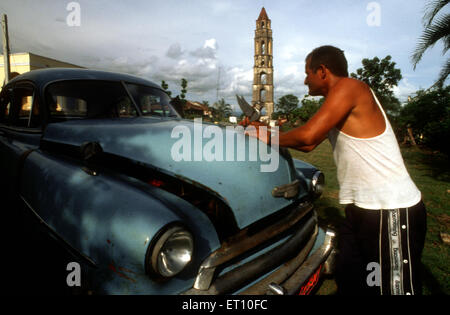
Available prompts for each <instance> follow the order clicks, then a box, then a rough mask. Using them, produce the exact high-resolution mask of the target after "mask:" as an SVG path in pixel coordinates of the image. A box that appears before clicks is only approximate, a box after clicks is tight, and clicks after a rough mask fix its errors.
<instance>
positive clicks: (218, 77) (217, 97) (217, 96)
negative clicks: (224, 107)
mask: <svg viewBox="0 0 450 315" xmlns="http://www.w3.org/2000/svg"><path fill="white" fill-rule="evenodd" d="M218 70H219V73H218V74H217V90H216V99H217V102H218V101H219V87H220V66H219V69H218Z"/></svg>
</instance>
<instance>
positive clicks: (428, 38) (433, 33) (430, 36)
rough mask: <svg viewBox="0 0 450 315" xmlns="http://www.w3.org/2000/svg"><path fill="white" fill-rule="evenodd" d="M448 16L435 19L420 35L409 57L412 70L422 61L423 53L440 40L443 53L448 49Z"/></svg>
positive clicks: (449, 34)
mask: <svg viewBox="0 0 450 315" xmlns="http://www.w3.org/2000/svg"><path fill="white" fill-rule="evenodd" d="M449 36H450V14H446V15H444V16H441V17H439V18H438V19H436V20H435V21H434V22H433V23H432V24H430V25H428V26H427V27H426V28H425V30H424V31H423V33H422V36H421V37H420V38H419V43H418V45H417V47H416V50H415V51H414V54H413V55H412V57H411V60H412V63H413V65H414V69H415V68H416V65H417V63H419V61H420V60H421V59H422V56H423V54H424V52H425V51H426V50H427V49H428V48H431V47H433V46H434V44H436V42H437V41H439V40H440V39H443V40H444V46H445V47H446V48H444V52H445V51H446V49H448V43H449V41H450V39H449V38H448V37H449Z"/></svg>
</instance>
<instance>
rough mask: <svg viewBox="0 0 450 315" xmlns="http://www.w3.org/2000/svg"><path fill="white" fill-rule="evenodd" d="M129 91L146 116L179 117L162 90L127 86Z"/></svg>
mask: <svg viewBox="0 0 450 315" xmlns="http://www.w3.org/2000/svg"><path fill="white" fill-rule="evenodd" d="M126 86H127V89H128V91H129V92H130V94H131V95H132V96H133V98H134V101H135V102H136V104H137V106H139V109H140V110H141V113H142V115H144V116H168V117H178V115H177V113H176V111H175V110H174V109H173V107H172V106H171V105H170V98H169V96H168V95H167V94H166V93H164V92H163V91H161V90H158V89H156V88H153V87H149V86H144V85H138V84H131V83H127V84H126Z"/></svg>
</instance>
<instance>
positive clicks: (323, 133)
mask: <svg viewBox="0 0 450 315" xmlns="http://www.w3.org/2000/svg"><path fill="white" fill-rule="evenodd" d="M352 85H353V84H352V82H351V81H350V82H349V81H347V80H346V79H343V80H341V81H340V82H338V83H337V85H336V86H335V87H334V88H333V89H332V90H330V92H329V93H328V95H327V97H326V100H325V102H324V103H323V104H322V106H321V107H320V108H319V110H318V111H317V113H316V114H315V115H314V116H313V117H312V118H311V119H310V120H308V122H307V123H306V124H305V125H303V126H300V127H298V128H295V129H292V130H290V131H288V132H284V133H280V135H279V146H280V147H289V148H293V149H296V150H300V151H305V152H309V151H311V150H312V149H314V148H315V147H316V146H317V145H319V144H320V143H321V142H322V141H323V140H324V139H325V138H326V137H327V134H328V131H329V130H330V129H331V128H333V127H335V126H336V125H337V124H338V123H339V122H341V121H342V120H344V119H345V118H346V117H347V116H348V115H349V114H350V112H351V110H352V109H353V107H354V101H353V96H352V95H353V91H352V89H353V87H352Z"/></svg>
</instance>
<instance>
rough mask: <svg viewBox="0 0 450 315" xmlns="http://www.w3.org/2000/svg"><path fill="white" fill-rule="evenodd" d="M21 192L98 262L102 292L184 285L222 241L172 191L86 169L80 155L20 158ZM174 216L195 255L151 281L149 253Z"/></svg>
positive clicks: (49, 225) (165, 289) (152, 290)
mask: <svg viewBox="0 0 450 315" xmlns="http://www.w3.org/2000/svg"><path fill="white" fill-rule="evenodd" d="M20 195H21V198H22V199H23V200H24V201H25V202H26V204H27V205H28V208H29V209H30V210H32V211H33V212H34V214H35V215H36V216H37V217H38V218H39V219H40V220H41V222H43V223H44V225H45V226H46V227H47V228H48V229H49V230H50V231H52V232H53V233H55V234H56V235H57V236H58V237H59V238H60V239H61V241H63V242H65V243H67V244H68V245H69V246H71V247H72V248H73V249H74V250H76V251H78V252H79V253H80V254H81V255H82V256H83V257H85V258H86V259H88V260H90V261H92V262H93V263H94V264H95V265H96V269H97V270H96V271H95V272H96V273H97V276H95V277H94V278H95V279H96V282H97V285H98V286H101V287H99V288H98V289H99V290H100V291H103V292H105V293H134V292H145V293H148V294H151V293H155V294H164V293H169V292H176V291H180V292H181V291H182V290H184V289H185V288H188V287H190V286H192V282H193V278H194V276H195V274H196V272H197V270H198V266H199V265H200V263H201V262H202V261H203V259H204V258H205V257H207V255H209V253H210V252H211V251H214V250H215V249H217V248H218V247H219V246H220V242H219V239H218V236H217V234H216V231H215V229H214V227H213V225H212V224H211V222H210V220H209V219H208V218H207V216H206V215H205V214H204V213H202V212H201V211H200V210H198V209H196V208H195V207H194V206H193V205H191V204H189V203H188V202H186V201H184V200H182V199H180V198H178V197H177V196H174V195H172V194H170V193H168V192H166V191H163V190H161V189H158V188H157V187H153V186H150V185H144V184H143V183H138V182H137V181H136V180H134V181H133V179H131V178H130V179H129V180H127V179H124V178H122V177H120V176H114V175H113V174H101V173H100V174H96V175H95V176H93V175H90V174H88V173H87V172H85V171H83V169H82V165H80V163H79V162H78V161H76V160H70V159H67V158H63V157H60V156H54V155H50V154H47V153H44V152H41V151H40V150H37V151H33V152H32V153H31V154H30V155H29V156H28V158H27V159H26V161H25V162H24V166H23V171H22V174H21V184H20ZM175 222H181V223H182V224H183V225H184V226H185V227H186V228H187V229H188V230H190V231H191V233H192V234H193V235H194V241H195V249H194V250H195V253H194V259H193V261H192V262H191V264H190V267H188V268H186V269H185V270H184V271H183V272H182V273H181V274H180V276H179V277H176V278H173V279H171V280H170V281H166V282H165V283H164V284H161V283H159V284H156V283H155V282H154V281H151V279H149V276H148V275H147V274H146V273H145V257H146V252H147V250H148V248H149V246H150V245H151V243H152V239H153V238H154V237H155V235H157V233H158V232H159V231H160V230H161V229H163V228H164V227H165V226H167V225H168V224H172V223H175ZM100 283H101V284H100ZM124 284H126V285H124Z"/></svg>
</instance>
